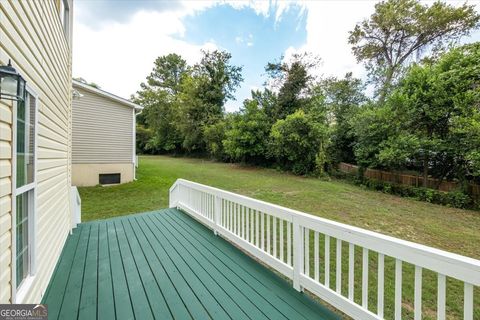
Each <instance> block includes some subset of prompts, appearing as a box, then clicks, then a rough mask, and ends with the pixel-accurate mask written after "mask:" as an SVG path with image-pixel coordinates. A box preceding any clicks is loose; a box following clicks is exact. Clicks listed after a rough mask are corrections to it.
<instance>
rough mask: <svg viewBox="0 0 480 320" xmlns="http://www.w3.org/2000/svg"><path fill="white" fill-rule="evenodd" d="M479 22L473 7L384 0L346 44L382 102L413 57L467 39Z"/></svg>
mask: <svg viewBox="0 0 480 320" xmlns="http://www.w3.org/2000/svg"><path fill="white" fill-rule="evenodd" d="M479 19H480V15H479V14H478V13H477V12H476V11H475V8H474V6H473V5H467V4H463V5H462V6H459V7H454V6H451V5H448V4H446V3H443V2H441V1H437V2H435V3H433V4H432V5H431V6H428V5H423V4H421V3H420V1H419V0H387V1H383V2H380V3H378V4H376V5H375V13H373V14H372V16H371V17H370V18H368V19H365V20H363V21H362V22H361V23H359V24H357V25H356V26H355V28H354V29H353V31H351V32H350V36H349V43H350V44H351V45H352V50H353V54H354V55H355V57H356V58H357V60H358V61H359V62H364V64H365V65H366V67H367V69H368V71H369V75H370V79H371V80H372V81H373V82H374V83H375V84H376V85H377V93H378V94H379V100H380V101H384V99H385V97H386V95H387V94H388V92H389V91H390V90H391V87H392V84H394V82H395V81H396V80H397V79H398V78H399V76H400V75H401V74H402V72H403V71H404V67H405V66H406V65H407V64H408V63H409V62H410V60H411V59H412V57H414V56H416V57H418V58H420V57H421V56H422V54H424V53H425V52H427V51H428V49H432V50H433V52H438V51H439V50H441V49H443V48H445V46H446V45H448V44H450V43H451V42H452V41H457V40H458V39H460V37H462V36H465V35H468V34H469V32H470V31H471V30H472V29H474V28H476V27H478V22H479Z"/></svg>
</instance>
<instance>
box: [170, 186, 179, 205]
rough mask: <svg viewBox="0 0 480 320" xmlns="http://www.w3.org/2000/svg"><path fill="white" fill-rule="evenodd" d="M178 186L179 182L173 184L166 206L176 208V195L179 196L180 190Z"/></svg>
mask: <svg viewBox="0 0 480 320" xmlns="http://www.w3.org/2000/svg"><path fill="white" fill-rule="evenodd" d="M179 188H180V185H179V184H175V187H173V189H171V190H170V196H169V198H168V207H169V208H176V207H177V203H178V197H179V196H180V194H179V193H180V192H179V190H177V189H179Z"/></svg>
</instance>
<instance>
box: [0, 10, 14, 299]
mask: <svg viewBox="0 0 480 320" xmlns="http://www.w3.org/2000/svg"><path fill="white" fill-rule="evenodd" d="M0 21H1V16H0ZM0 39H1V38H0ZM0 159H1V160H0V303H8V302H11V299H10V298H11V291H12V289H11V261H12V259H11V258H12V255H11V248H12V245H11V241H12V234H11V219H12V180H11V178H12V167H11V165H12V160H11V159H12V108H11V106H10V105H7V104H5V103H3V101H0Z"/></svg>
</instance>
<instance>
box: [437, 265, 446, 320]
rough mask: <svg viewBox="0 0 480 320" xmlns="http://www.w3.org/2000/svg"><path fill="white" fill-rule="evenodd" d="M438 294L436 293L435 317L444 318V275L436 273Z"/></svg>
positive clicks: (440, 319)
mask: <svg viewBox="0 0 480 320" xmlns="http://www.w3.org/2000/svg"><path fill="white" fill-rule="evenodd" d="M437 278H438V294H437V319H438V320H445V296H446V291H447V290H446V289H447V285H446V277H445V275H443V274H441V273H439V274H438V277H437Z"/></svg>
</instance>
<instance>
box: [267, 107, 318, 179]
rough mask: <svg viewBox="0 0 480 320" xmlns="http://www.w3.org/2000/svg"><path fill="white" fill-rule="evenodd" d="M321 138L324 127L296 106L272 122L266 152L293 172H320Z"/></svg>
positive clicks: (302, 173) (300, 173)
mask: <svg viewBox="0 0 480 320" xmlns="http://www.w3.org/2000/svg"><path fill="white" fill-rule="evenodd" d="M325 140H326V128H325V127H323V126H322V125H321V124H318V123H316V122H315V121H313V120H312V119H311V118H310V117H309V116H308V115H306V114H305V113H304V112H303V111H302V110H298V111H296V112H295V113H293V114H291V115H289V116H287V117H286V118H285V119H281V120H278V121H277V122H276V123H275V124H274V125H273V126H272V130H271V132H270V145H269V154H270V156H271V157H272V158H274V159H275V160H276V161H277V163H278V164H279V165H280V166H281V167H282V168H283V169H285V170H290V171H292V172H293V173H294V174H299V175H304V174H309V173H311V172H313V171H315V169H317V170H318V171H319V173H322V172H323V163H322V162H324V159H325V157H324V155H323V152H324V150H323V148H322V146H323V145H325Z"/></svg>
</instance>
